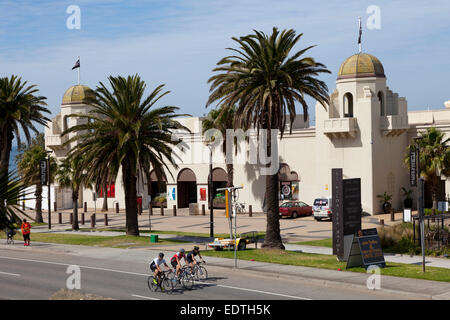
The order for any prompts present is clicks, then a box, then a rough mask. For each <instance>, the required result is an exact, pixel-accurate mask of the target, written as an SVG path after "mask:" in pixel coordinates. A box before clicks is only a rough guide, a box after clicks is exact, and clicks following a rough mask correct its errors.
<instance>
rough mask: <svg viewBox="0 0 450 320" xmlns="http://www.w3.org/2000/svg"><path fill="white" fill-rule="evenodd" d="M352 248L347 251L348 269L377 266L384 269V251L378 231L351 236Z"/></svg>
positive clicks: (368, 230)
mask: <svg viewBox="0 0 450 320" xmlns="http://www.w3.org/2000/svg"><path fill="white" fill-rule="evenodd" d="M351 237H352V241H351V248H350V250H348V251H347V256H346V257H345V258H346V260H347V266H346V268H347V269H348V268H352V267H364V268H366V269H367V267H369V266H371V265H376V266H379V267H382V268H384V267H385V266H386V262H385V260H384V254H383V250H382V248H381V241H380V237H379V236H378V232H377V229H375V228H374V229H367V230H361V231H359V232H358V234H357V236H353V235H352V236H351Z"/></svg>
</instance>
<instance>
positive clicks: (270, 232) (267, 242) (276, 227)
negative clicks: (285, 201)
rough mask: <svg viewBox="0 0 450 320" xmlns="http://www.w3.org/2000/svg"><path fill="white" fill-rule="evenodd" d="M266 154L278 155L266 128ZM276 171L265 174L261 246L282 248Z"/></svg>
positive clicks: (270, 155) (269, 164)
mask: <svg viewBox="0 0 450 320" xmlns="http://www.w3.org/2000/svg"><path fill="white" fill-rule="evenodd" d="M266 139H267V156H268V157H269V159H271V158H272V159H273V157H272V153H275V155H276V156H277V157H278V150H277V146H274V148H273V150H272V140H271V139H272V136H271V130H270V129H268V130H267V138H266ZM271 165H273V163H268V164H267V165H266V168H267V173H268V172H270V171H269V168H270V166H271ZM278 184H279V182H278V173H275V174H268V175H266V203H267V215H266V219H267V226H266V236H265V237H264V243H263V245H262V247H263V248H274V249H282V250H284V249H285V247H284V245H283V242H282V240H281V235H280V213H279V203H278Z"/></svg>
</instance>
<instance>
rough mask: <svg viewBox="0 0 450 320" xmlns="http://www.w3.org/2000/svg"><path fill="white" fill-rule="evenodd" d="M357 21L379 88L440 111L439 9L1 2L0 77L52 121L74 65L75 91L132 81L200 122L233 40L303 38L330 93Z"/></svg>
mask: <svg viewBox="0 0 450 320" xmlns="http://www.w3.org/2000/svg"><path fill="white" fill-rule="evenodd" d="M70 5H77V6H79V7H80V9H81V29H80V30H69V29H68V28H67V27H66V20H67V18H68V17H69V14H67V13H66V9H67V7H68V6H70ZM370 5H376V6H378V7H379V8H380V10H381V29H380V30H369V29H367V27H366V21H367V19H368V18H369V16H370V15H369V14H367V13H366V9H367V7H369V6H370ZM358 16H361V17H362V20H363V28H364V31H363V50H364V51H365V52H368V53H371V54H373V55H375V56H377V57H378V58H379V59H380V60H381V61H382V63H383V65H384V68H385V73H386V76H387V81H388V86H389V87H390V88H391V89H392V90H394V91H395V92H398V93H399V94H400V96H404V97H406V99H407V101H408V106H409V109H410V110H418V109H426V108H428V107H429V108H443V102H444V101H446V100H450V72H449V71H450V59H449V56H450V19H448V17H449V16H450V1H448V0H430V1H402V0H399V1H392V0H391V1H381V0H370V1H364V0H362V1H361V0H359V1H348V0H346V1H324V0H318V1H314V2H312V1H300V0H296V1H288V0H278V1H269V0H239V1H235V0H228V1H219V0H184V1H180V0H178V1H172V0H165V1H163V0H161V1H160V0H148V1H144V0H126V1H125V0H70V1H65V0H23V1H22V0H0V76H10V75H11V74H17V75H20V76H22V77H23V78H24V79H25V80H28V81H29V82H30V83H33V84H38V86H39V89H40V93H41V94H42V95H44V96H46V97H47V98H48V104H49V109H50V110H51V111H52V116H55V115H56V113H57V112H58V111H59V108H60V103H61V99H62V96H63V94H64V91H65V90H66V89H67V88H69V87H70V86H71V85H73V84H75V83H76V81H77V73H76V71H72V70H71V68H72V66H73V65H74V63H75V61H76V59H77V56H81V66H82V68H81V79H82V81H81V82H82V83H83V84H86V85H88V86H90V87H91V88H95V87H96V85H97V84H98V82H99V81H103V82H105V81H107V77H108V76H109V75H128V74H134V73H139V74H140V75H141V77H142V78H143V79H144V80H145V81H146V82H147V85H148V87H149V89H150V88H154V87H155V86H157V85H158V84H161V83H165V84H166V89H168V90H170V91H171V94H170V95H168V96H166V97H165V98H164V99H163V100H162V101H161V103H163V104H168V105H177V106H179V107H180V108H181V112H183V113H189V114H192V115H194V116H201V115H203V114H204V113H206V112H207V110H206V109H205V102H206V99H207V97H208V90H209V86H208V84H207V80H208V78H209V77H210V76H211V75H212V72H211V70H212V69H213V68H214V66H215V64H216V63H217V61H218V60H219V59H220V58H221V57H223V56H225V55H227V54H228V52H227V50H225V48H226V47H230V46H235V44H234V43H233V41H232V40H231V37H232V36H241V35H246V34H249V33H251V32H252V29H257V30H262V31H264V32H266V33H269V32H271V29H272V27H273V26H277V27H278V28H279V29H285V28H293V29H295V30H296V31H297V32H298V33H301V32H303V33H304V36H303V38H302V40H301V41H300V42H299V43H298V45H297V48H296V49H301V48H303V47H306V46H309V45H311V44H315V45H317V47H315V48H314V49H312V50H310V51H309V55H311V56H313V57H314V58H316V60H318V61H320V62H322V63H324V64H325V65H326V66H327V67H328V68H329V69H330V70H331V71H332V74H331V75H325V76H322V77H321V78H322V79H323V80H325V81H326V82H327V84H328V87H329V89H330V92H331V91H332V90H333V89H334V88H335V80H336V74H337V71H338V69H339V66H340V64H341V63H342V62H343V61H344V60H345V58H347V57H348V56H350V55H352V54H354V53H356V52H357V50H358V47H357V37H358V22H357V18H358ZM314 104H315V102H314V101H313V100H309V106H310V110H311V113H312V114H314ZM298 112H299V113H300V112H301V111H300V110H298ZM312 118H314V117H313V116H312Z"/></svg>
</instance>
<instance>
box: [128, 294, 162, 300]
mask: <svg viewBox="0 0 450 320" xmlns="http://www.w3.org/2000/svg"><path fill="white" fill-rule="evenodd" d="M131 296H132V297H136V298H141V299H147V300H161V299H156V298H152V297H144V296H140V295H138V294H132V295H131Z"/></svg>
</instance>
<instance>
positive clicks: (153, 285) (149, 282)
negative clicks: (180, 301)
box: [147, 276, 158, 292]
mask: <svg viewBox="0 0 450 320" xmlns="http://www.w3.org/2000/svg"><path fill="white" fill-rule="evenodd" d="M154 279H155V277H154V276H149V277H148V278H147V285H148V288H149V289H150V290H151V291H153V292H155V291H156V290H157V289H158V285H157V284H156V283H155V282H154V281H153V280H154Z"/></svg>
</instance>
